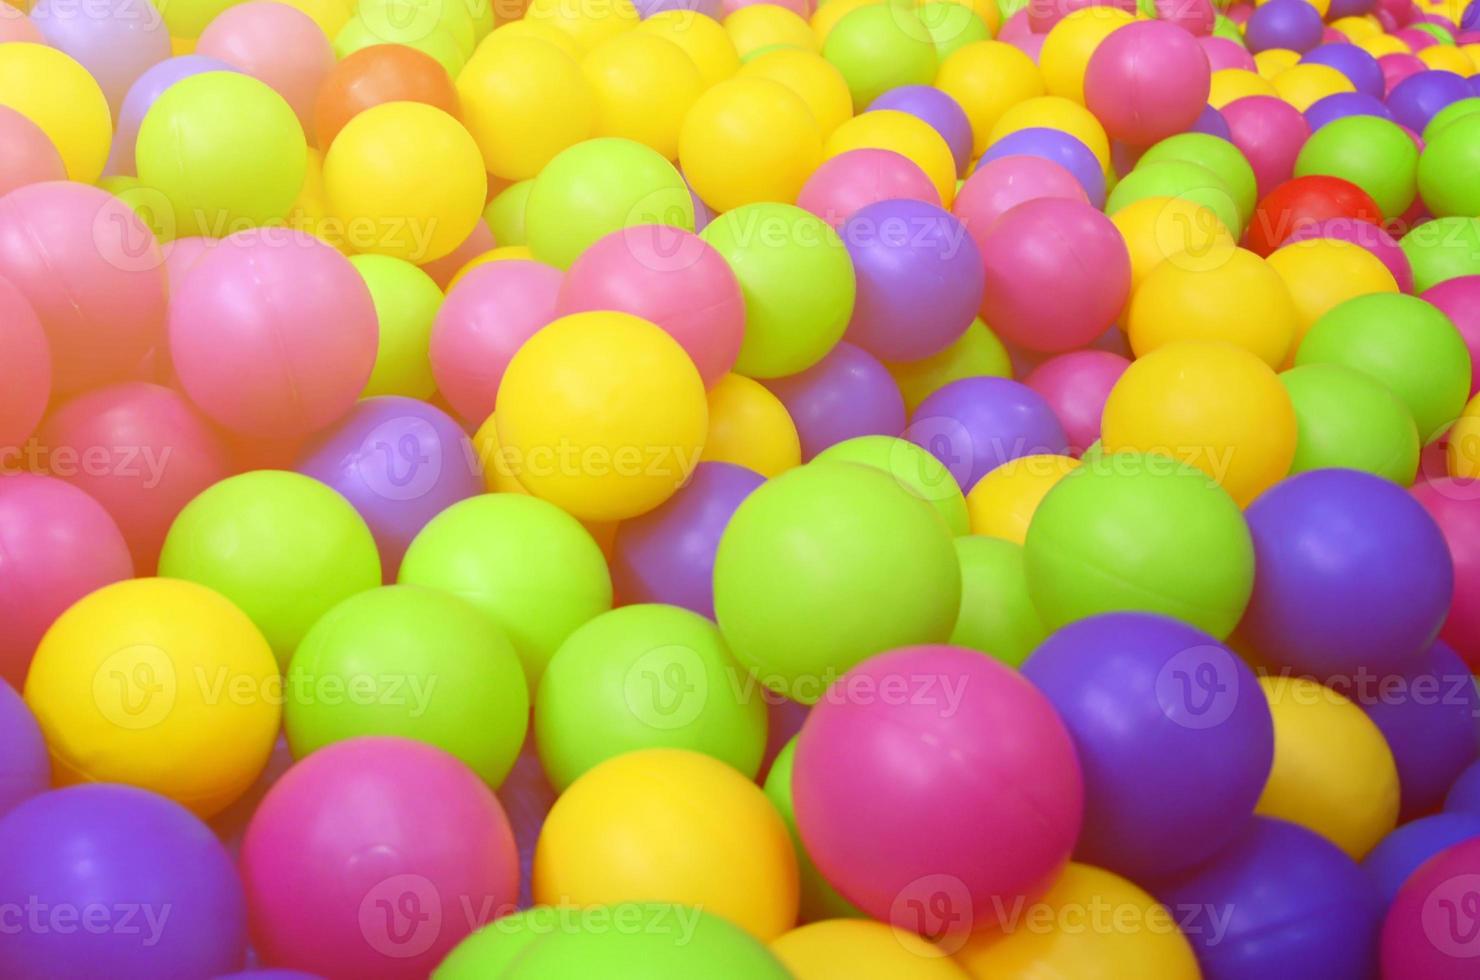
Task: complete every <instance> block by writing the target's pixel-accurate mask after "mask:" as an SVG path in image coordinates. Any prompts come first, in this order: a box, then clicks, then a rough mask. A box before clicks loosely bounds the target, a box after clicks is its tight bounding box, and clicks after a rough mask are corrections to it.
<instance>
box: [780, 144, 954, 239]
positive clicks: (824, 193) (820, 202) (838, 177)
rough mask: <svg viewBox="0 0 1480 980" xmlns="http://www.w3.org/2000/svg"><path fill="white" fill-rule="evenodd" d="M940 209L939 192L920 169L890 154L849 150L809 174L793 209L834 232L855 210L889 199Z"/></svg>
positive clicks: (893, 153)
mask: <svg viewBox="0 0 1480 980" xmlns="http://www.w3.org/2000/svg"><path fill="white" fill-rule="evenodd" d="M901 197H906V198H911V199H913V200H916V201H924V202H925V203H926V204H934V205H936V206H937V207H939V206H940V192H939V191H937V190H936V189H935V185H934V184H933V183H931V182H930V178H929V177H927V176H925V171H924V170H921V169H920V165H919V164H917V163H915V162H914V161H913V160H911V159H909V158H908V157H906V156H905V155H904V154H902V153H895V152H894V151H893V150H874V149H862V150H849V151H847V152H846V153H839V154H838V155H837V156H835V157H833V158H832V159H831V160H828V161H826V162H825V163H823V164H822V166H820V167H818V168H817V169H816V170H814V171H812V176H811V177H808V178H807V182H806V183H805V184H803V185H802V191H801V193H800V194H799V195H798V196H797V207H799V208H801V209H803V210H804V211H810V212H812V213H813V214H815V215H816V216H817V217H819V218H821V219H822V220H823V221H826V222H827V223H828V224H830V225H832V226H833V227H834V228H836V227H838V226H839V225H841V224H842V223H843V222H844V221H847V220H848V218H850V217H851V216H852V215H853V212H854V211H857V210H858V209H859V208H863V207H867V206H868V205H870V204H875V203H877V202H879V201H887V200H890V199H893V198H901Z"/></svg>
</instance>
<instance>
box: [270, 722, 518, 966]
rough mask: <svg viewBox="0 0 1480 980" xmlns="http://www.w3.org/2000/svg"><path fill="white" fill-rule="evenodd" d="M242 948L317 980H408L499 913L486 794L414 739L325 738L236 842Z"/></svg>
mask: <svg viewBox="0 0 1480 980" xmlns="http://www.w3.org/2000/svg"><path fill="white" fill-rule="evenodd" d="M241 870H242V879H243V883H244V884H245V885H246V891H247V908H248V912H249V915H250V921H251V931H252V940H253V945H254V946H255V947H256V949H257V952H258V954H259V955H260V956H261V958H262V960H263V961H264V962H265V963H266V964H269V965H271V966H279V967H287V968H291V969H297V970H306V971H309V972H311V973H316V974H319V975H321V976H324V977H330V978H341V977H342V978H351V977H356V978H358V977H376V978H381V980H399V978H408V980H409V978H412V977H415V978H421V977H425V976H427V975H428V974H429V973H430V972H431V971H432V968H433V967H435V966H436V965H437V963H438V962H440V961H441V960H442V958H443V957H445V956H446V955H447V953H448V952H449V951H450V950H451V949H452V947H454V946H456V945H457V943H458V942H459V941H460V940H461V939H463V937H465V936H466V935H468V933H470V932H471V931H472V930H473V929H476V928H477V927H478V926H480V925H482V924H483V923H484V922H487V921H489V920H490V919H492V918H494V917H495V916H498V915H503V914H506V913H508V912H510V911H512V909H513V904H514V902H515V900H516V899H517V898H518V889H519V855H518V853H517V851H516V850H515V848H514V835H513V832H512V831H511V830H510V828H509V821H508V818H507V817H506V816H505V815H504V810H503V807H502V806H500V805H499V802H498V799H497V797H495V796H494V795H493V791H492V790H490V789H489V788H488V787H487V786H485V785H484V784H483V783H482V781H481V780H479V779H478V777H477V776H476V775H474V774H473V772H472V770H470V769H468V768H467V767H466V766H464V765H463V764H462V763H461V762H459V761H458V760H457V759H455V758H453V757H452V756H451V755H448V754H447V753H445V752H443V751H442V750H440V749H437V748H433V747H432V746H430V745H426V744H423V743H421V742H414V741H411V740H409V739H402V738H389V737H373V738H356V739H350V740H349V741H345V742H339V743H336V744H334V745H330V746H329V747H327V748H323V749H320V750H318V751H317V752H314V753H313V754H312V755H310V756H308V757H307V758H305V759H302V760H301V761H299V762H298V763H297V764H296V765H294V766H293V767H292V768H291V769H289V770H288V771H287V772H286V773H285V774H284V775H283V776H282V777H281V778H280V779H279V780H278V781H277V783H276V784H275V785H274V786H273V787H272V789H270V790H268V792H267V795H266V796H265V797H264V798H263V800H262V804H261V806H259V807H258V808H257V812H256V814H255V815H254V816H253V817H252V821H251V823H250V824H249V825H248V826H247V833H246V837H245V839H244V840H243V841H242V853H241Z"/></svg>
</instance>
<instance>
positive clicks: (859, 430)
mask: <svg viewBox="0 0 1480 980" xmlns="http://www.w3.org/2000/svg"><path fill="white" fill-rule="evenodd" d="M764 384H765V386H766V387H767V388H769V389H771V393H772V394H773V395H775V396H776V397H777V398H779V399H781V404H782V405H785V406H786V411H787V412H788V413H789V414H790V415H791V420H792V421H793V422H794V423H796V427H797V435H798V436H799V437H800V438H801V442H802V459H804V460H809V459H811V458H812V457H813V456H816V455H817V454H818V453H820V452H822V451H823V450H824V449H826V448H827V447H828V446H832V445H836V444H837V443H840V442H842V441H843V440H844V439H852V438H854V437H855V436H897V435H899V434H900V433H901V432H903V431H904V426H905V410H904V396H902V395H901V394H900V393H899V385H897V384H895V383H894V377H893V376H892V375H890V373H889V370H888V369H887V368H885V367H884V365H883V364H881V363H879V359H878V358H877V357H874V355H872V354H870V353H869V352H868V351H866V350H864V349H863V348H862V347H858V346H856V345H854V344H850V343H848V342H847V341H843V342H842V343H839V344H838V346H836V347H834V348H833V349H832V351H831V352H829V353H828V355H827V356H826V357H824V358H823V359H822V360H820V361H818V362H817V363H816V364H814V365H812V366H811V367H809V368H807V370H805V371H803V372H801V373H800V374H792V375H788V376H787V377H784V378H770V379H767V380H766V381H765V382H764Z"/></svg>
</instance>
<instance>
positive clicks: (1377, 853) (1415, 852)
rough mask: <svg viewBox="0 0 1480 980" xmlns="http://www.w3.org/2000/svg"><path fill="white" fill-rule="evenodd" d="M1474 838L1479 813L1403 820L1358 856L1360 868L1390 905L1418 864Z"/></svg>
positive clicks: (1479, 823)
mask: <svg viewBox="0 0 1480 980" xmlns="http://www.w3.org/2000/svg"><path fill="white" fill-rule="evenodd" d="M1474 837H1480V813H1436V814H1434V815H1433V816H1430V817H1424V818H1423V819H1421V820H1414V821H1413V822H1412V823H1406V824H1404V825H1402V826H1401V827H1399V828H1398V829H1397V830H1394V831H1392V832H1391V833H1389V834H1388V835H1387V836H1386V837H1384V838H1383V839H1382V840H1380V841H1378V843H1377V846H1376V847H1374V848H1373V849H1372V850H1371V851H1369V852H1368V853H1367V856H1366V857H1365V858H1363V859H1362V870H1363V871H1365V872H1367V875H1368V877H1370V878H1371V879H1372V881H1373V883H1374V884H1376V885H1377V890H1378V891H1379V892H1380V893H1381V895H1382V903H1383V905H1391V904H1392V901H1393V899H1394V898H1396V897H1397V896H1398V889H1400V888H1402V887H1403V883H1404V882H1406V881H1407V880H1408V877H1409V875H1411V874H1413V872H1415V871H1417V870H1418V868H1419V866H1420V865H1421V864H1423V863H1424V862H1425V861H1427V860H1428V859H1429V858H1431V857H1433V856H1434V855H1435V854H1438V853H1439V852H1440V851H1447V850H1449V849H1450V848H1451V847H1453V846H1454V845H1456V844H1462V843H1464V842H1465V841H1467V840H1470V839H1471V838H1474Z"/></svg>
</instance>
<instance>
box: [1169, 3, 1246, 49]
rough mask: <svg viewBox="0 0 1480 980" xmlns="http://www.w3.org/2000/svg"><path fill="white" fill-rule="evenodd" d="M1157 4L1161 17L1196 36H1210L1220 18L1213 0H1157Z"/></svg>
mask: <svg viewBox="0 0 1480 980" xmlns="http://www.w3.org/2000/svg"><path fill="white" fill-rule="evenodd" d="M1155 5H1156V16H1157V17H1158V18H1159V19H1161V20H1162V21H1164V22H1165V23H1168V24H1176V25H1177V26H1178V27H1180V28H1182V30H1184V31H1186V32H1187V33H1189V34H1191V35H1193V36H1194V37H1210V36H1211V35H1212V33H1213V25H1214V24H1216V23H1217V20H1218V12H1217V10H1216V9H1215V8H1214V7H1213V3H1212V0H1156V4H1155ZM1229 43H1232V42H1229Z"/></svg>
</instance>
